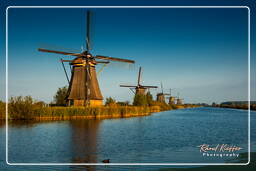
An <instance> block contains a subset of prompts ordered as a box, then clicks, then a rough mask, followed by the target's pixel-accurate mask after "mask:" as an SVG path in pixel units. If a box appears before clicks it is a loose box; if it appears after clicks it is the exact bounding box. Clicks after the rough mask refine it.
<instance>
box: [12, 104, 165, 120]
mask: <svg viewBox="0 0 256 171" xmlns="http://www.w3.org/2000/svg"><path fill="white" fill-rule="evenodd" d="M11 108H12V107H11ZM11 108H10V110H9V112H8V113H9V114H8V117H9V119H12V120H22V119H26V120H70V119H104V118H125V117H135V116H145V115H150V113H152V112H159V111H160V107H159V106H152V107H137V106H117V107H111V106H100V107H34V108H31V109H30V111H27V110H26V111H15V110H13V109H11ZM24 112H27V116H25V115H24Z"/></svg>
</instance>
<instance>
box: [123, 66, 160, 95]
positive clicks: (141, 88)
mask: <svg viewBox="0 0 256 171" xmlns="http://www.w3.org/2000/svg"><path fill="white" fill-rule="evenodd" d="M120 87H128V88H130V90H132V92H133V93H134V94H142V95H145V93H146V90H147V89H150V88H157V86H145V85H141V67H140V68H139V75H138V81H137V85H120ZM134 89H135V92H134Z"/></svg>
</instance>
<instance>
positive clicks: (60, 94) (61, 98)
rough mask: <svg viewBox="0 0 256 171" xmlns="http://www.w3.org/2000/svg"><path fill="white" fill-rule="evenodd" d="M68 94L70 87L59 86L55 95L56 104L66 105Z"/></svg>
mask: <svg viewBox="0 0 256 171" xmlns="http://www.w3.org/2000/svg"><path fill="white" fill-rule="evenodd" d="M67 94H68V87H67V86H65V87H62V88H59V89H58V90H57V92H56V94H55V96H54V103H55V105H56V106H66V98H67Z"/></svg>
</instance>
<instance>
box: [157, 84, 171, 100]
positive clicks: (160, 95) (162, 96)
mask: <svg viewBox="0 0 256 171" xmlns="http://www.w3.org/2000/svg"><path fill="white" fill-rule="evenodd" d="M161 90H162V91H161V93H157V95H156V101H158V102H162V103H165V96H166V95H167V96H168V95H170V94H168V93H164V88H163V83H162V82H161Z"/></svg>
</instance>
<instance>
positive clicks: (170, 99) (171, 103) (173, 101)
mask: <svg viewBox="0 0 256 171" xmlns="http://www.w3.org/2000/svg"><path fill="white" fill-rule="evenodd" d="M172 90H173V89H171V88H170V97H169V104H170V105H173V104H175V98H176V97H174V96H172Z"/></svg>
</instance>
